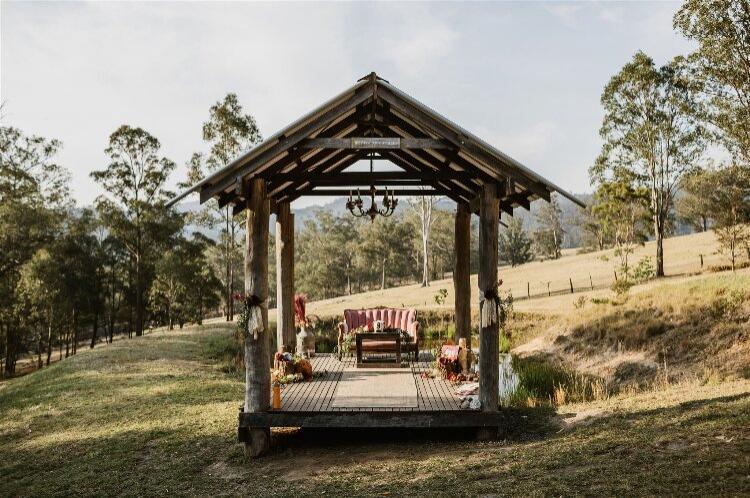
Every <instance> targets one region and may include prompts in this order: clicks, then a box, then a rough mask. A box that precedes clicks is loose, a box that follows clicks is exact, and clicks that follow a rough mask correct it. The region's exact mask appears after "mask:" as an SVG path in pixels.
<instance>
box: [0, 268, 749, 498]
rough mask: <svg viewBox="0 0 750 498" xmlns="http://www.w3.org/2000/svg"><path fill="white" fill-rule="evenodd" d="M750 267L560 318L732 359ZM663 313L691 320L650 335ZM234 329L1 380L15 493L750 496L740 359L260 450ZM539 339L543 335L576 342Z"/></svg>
mask: <svg viewBox="0 0 750 498" xmlns="http://www.w3.org/2000/svg"><path fill="white" fill-rule="evenodd" d="M749 281H750V275H748V274H747V273H744V274H741V275H738V276H732V275H727V274H722V275H711V276H704V277H696V278H695V279H693V280H692V281H689V282H688V283H678V282H667V283H659V284H655V285H654V287H653V288H652V289H651V290H647V291H644V292H643V293H642V295H640V296H639V297H631V298H630V299H629V300H628V302H627V303H623V304H615V305H613V304H593V303H587V304H585V305H584V307H583V308H582V310H575V311H576V313H571V314H566V315H565V316H563V317H561V318H559V320H560V321H559V322H555V323H553V324H552V326H551V328H550V330H551V331H552V330H555V331H558V332H556V333H558V334H559V333H562V334H566V335H569V336H570V341H571V342H572V344H573V345H574V347H573V349H572V350H571V353H570V354H584V353H585V355H586V357H588V358H589V359H590V360H592V361H601V362H602V363H604V362H606V359H607V355H608V354H609V352H610V351H611V350H612V345H613V344H614V343H616V341H617V339H618V337H621V338H622V340H623V341H624V342H627V341H628V338H630V340H636V339H637V342H634V343H632V344H631V343H627V348H632V349H634V350H641V351H644V352H652V351H656V350H657V349H658V348H659V347H660V346H662V345H663V342H661V341H663V340H665V339H666V338H669V340H670V341H676V340H678V339H679V337H678V335H677V334H678V333H683V332H685V328H684V327H685V326H687V325H690V324H694V325H695V327H696V330H699V329H700V327H702V326H703V325H706V323H708V322H711V323H712V324H713V325H712V327H709V333H708V335H707V337H705V338H704V340H703V341H698V342H697V344H696V345H695V349H694V351H695V350H702V351H703V353H704V355H705V356H713V355H717V357H716V362H717V363H716V364H714V365H713V366H712V368H713V369H714V370H715V371H719V370H720V367H721V365H720V364H732V365H738V363H737V360H738V359H739V360H741V359H742V358H744V359H745V360H746V359H747V354H746V352H747V349H746V347H747V340H748V331H747V316H748V315H747V313H748V311H750V310H748V304H747V301H748V300H747V293H748V285H747V284H748V282H749ZM704 290H707V291H706V292H704ZM743 292H744V294H742V295H740V293H743ZM568 302H570V301H568ZM717 303H719V304H721V306H719V305H717ZM566 309H567V308H566ZM655 309H658V310H667V311H668V312H669V313H670V314H669V315H666V314H665V315H662V316H661V319H663V320H664V321H665V322H667V323H671V322H676V323H677V325H675V326H673V327H670V330H664V331H662V332H661V333H658V334H652V333H650V332H649V331H650V330H652V328H653V324H654V323H655V322H653V320H652V319H651V317H655V318H653V319H654V320H656V319H659V317H658V316H656V314H655V313H654V310H655ZM704 312H705V313H704ZM706 313H708V314H706ZM575 314H578V315H580V316H578V317H575V316H573V315H575ZM638 317H641V318H638ZM603 320H604V321H603ZM694 322H695V323H694ZM610 323H613V324H615V325H617V326H615V327H610V326H609V324H610ZM701 324H703V325H701ZM231 327H232V326H231V325H230V326H227V325H226V324H213V325H204V326H203V327H190V328H186V329H184V330H181V331H172V332H166V331H163V330H160V331H156V332H154V333H152V334H149V335H148V336H145V337H141V338H136V339H132V340H123V341H118V342H115V343H114V344H112V345H110V346H106V347H100V348H96V349H94V350H86V351H81V352H80V353H79V354H78V355H75V356H73V357H71V358H69V359H66V360H64V361H62V362H60V363H57V364H54V365H53V366H51V367H49V368H45V369H43V370H41V371H37V372H34V373H32V374H29V375H26V376H24V377H20V378H16V379H11V380H9V381H6V382H4V383H2V384H0V476H2V478H1V479H0V495H2V496H14V495H70V494H82V495H111V494H118V495H126V496H136V495H156V494H159V495H164V494H178V495H191V496H192V495H203V496H205V495H217V494H222V495H253V496H274V497H278V496H290V495H294V496H320V495H321V494H325V495H326V496H362V495H369V496H372V495H382V496H388V495H409V496H415V495H425V496H456V495H467V496H477V495H484V494H487V493H497V494H502V495H518V494H520V495H530V494H539V493H540V490H544V494H549V495H577V494H600V495H622V494H627V495H655V494H661V493H663V492H664V490H665V489H669V490H670V493H674V494H676V495H703V496H705V495H737V494H739V495H742V494H747V493H750V483H749V482H748V480H747V468H748V456H747V455H748V454H747V448H748V444H749V443H750V440H748V436H747V430H746V429H747V427H748V426H749V425H750V380H748V378H747V372H746V371H743V370H742V369H741V368H738V369H736V372H735V374H733V375H725V374H721V375H711V376H708V377H702V376H696V377H690V376H688V375H685V376H683V377H681V378H680V379H674V380H670V379H667V380H666V381H665V382H661V383H650V384H649V385H647V386H644V387H642V388H641V389H632V390H624V391H622V392H620V393H619V394H612V395H607V396H600V397H598V398H597V399H595V400H593V401H587V402H577V403H575V404H565V403H562V404H561V405H560V406H558V408H557V410H558V415H557V416H553V415H551V413H550V411H549V410H548V409H540V408H537V409H531V408H529V409H525V410H523V409H507V410H509V414H511V416H512V419H513V420H515V421H516V422H514V423H513V425H511V426H508V427H505V428H504V429H505V430H504V434H505V439H504V440H502V441H498V442H490V443H488V442H485V443H478V442H475V441H473V440H472V438H471V437H468V436H467V435H464V434H462V433H456V432H454V433H451V434H445V433H442V434H440V435H439V436H437V435H436V434H434V433H415V432H410V433H408V434H407V433H401V432H394V431H389V432H387V433H383V432H382V431H381V432H375V433H361V432H359V433H356V434H353V433H351V432H304V431H297V430H291V429H289V430H283V431H277V432H276V433H275V443H274V447H273V448H272V451H271V453H270V454H269V455H268V456H266V457H264V458H263V459H261V460H257V461H250V460H247V459H246V458H245V457H244V456H243V453H242V449H241V447H240V445H239V444H238V443H236V420H237V408H238V406H239V405H240V404H241V402H242V399H243V392H244V391H243V388H244V385H243V382H242V377H241V375H238V374H237V373H236V372H233V371H225V370H226V369H225V365H224V364H223V363H222V361H221V358H223V357H224V356H226V355H227V353H228V352H230V351H231V350H232V347H231V344H232V342H231V341H232V339H231V336H232V328H231ZM561 330H562V331H563V332H559V331H561ZM700 330H703V329H700ZM566 331H569V332H566ZM597 331H598V332H597ZM551 333H552V332H550V334H551ZM670 334H671V335H670ZM698 335H699V334H698ZM698 335H696V334H692V333H690V334H689V335H687V336H686V339H687V340H689V341H694V340H696V339H698V338H699V337H698ZM540 337H541V339H539V340H538V341H540V342H537V346H539V344H542V343H544V344H547V345H549V344H552V345H553V346H554V345H555V344H556V343H558V342H559V341H558V340H556V339H555V336H552V335H545V334H543V335H541V336H540ZM548 337H552V340H551V342H545V341H546V339H547V338H548ZM722 337H723V338H724V339H721V338H722ZM732 338H733V339H732ZM720 339H721V340H729V339H731V341H734V343H735V344H738V345H739V347H738V348H737V349H735V350H728V349H727V348H725V347H724V346H722V345H723V344H727V343H728V342H720ZM731 341H730V342H729V343H731ZM743 341H744V342H743ZM743 344H744V345H743ZM676 345H678V346H679V343H677V344H676ZM558 346H559V344H558ZM556 347H557V346H556ZM542 349H544V347H530V348H529V350H530V351H531V350H534V351H539V350H542ZM560 350H562V351H563V352H566V351H567V350H566V349H565V348H564V347H562V346H560ZM694 359H695V358H693V359H690V358H683V364H684V365H687V364H693V363H695V364H696V365H698V364H699V362H695V361H693V360H694ZM671 361H672V360H670V362H671ZM732 361H734V363H732ZM592 364H593V363H592ZM675 364H677V363H675ZM580 366H581V368H582V369H583V370H586V369H588V370H586V371H589V372H594V371H595V369H592V368H589V365H588V364H581V365H580ZM597 371H603V370H601V369H600V370H597ZM456 490H458V491H456Z"/></svg>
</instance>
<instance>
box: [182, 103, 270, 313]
mask: <svg viewBox="0 0 750 498" xmlns="http://www.w3.org/2000/svg"><path fill="white" fill-rule="evenodd" d="M203 140H204V141H206V142H207V143H208V144H209V146H210V151H209V153H208V155H207V156H205V157H204V156H203V155H202V154H194V155H193V156H192V157H191V158H190V161H189V163H188V178H187V181H186V182H185V184H183V185H191V184H193V183H195V182H196V181H199V180H200V179H202V178H203V177H205V176H206V174H208V173H211V172H213V171H216V170H218V169H221V168H223V167H225V166H227V165H228V164H229V163H230V162H231V161H232V160H233V159H235V158H236V157H237V156H239V155H240V153H242V152H244V151H246V150H247V149H250V148H251V147H252V146H254V145H256V144H258V143H260V141H261V140H262V136H261V133H260V130H259V128H258V124H257V123H256V121H255V118H254V117H253V116H252V115H250V114H245V113H244V111H243V109H242V105H241V104H240V102H239V99H238V98H237V95H236V94H234V93H228V94H227V95H226V96H225V97H224V99H223V100H221V101H218V102H216V103H215V104H214V105H213V106H211V108H210V109H209V119H208V121H206V122H205V123H203ZM192 221H193V222H195V223H197V224H199V225H201V226H204V227H206V228H209V229H211V230H213V229H215V228H216V227H222V228H221V230H222V231H223V237H222V239H223V240H222V247H223V261H222V263H223V266H224V271H225V279H224V280H225V282H226V286H225V289H224V302H225V306H226V317H227V320H231V319H233V318H234V304H233V300H232V294H233V292H234V287H235V280H236V278H235V273H236V271H237V269H238V268H239V267H240V259H241V258H240V257H239V254H238V251H237V246H238V244H237V237H238V236H239V235H240V233H239V232H240V230H241V225H242V223H243V221H244V218H243V217H242V216H234V214H233V213H232V206H231V205H229V204H228V205H226V206H224V207H223V208H220V207H219V205H218V203H217V202H216V201H215V200H211V201H210V202H209V203H208V204H206V205H205V207H204V208H202V209H201V210H200V211H198V212H197V213H196V214H195V215H193V219H192Z"/></svg>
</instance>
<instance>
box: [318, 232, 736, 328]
mask: <svg viewBox="0 0 750 498" xmlns="http://www.w3.org/2000/svg"><path fill="white" fill-rule="evenodd" d="M718 248H719V246H718V244H717V242H716V237H715V235H714V233H713V232H705V233H695V234H691V235H683V236H680V237H671V238H669V239H666V240H665V241H664V253H665V256H664V258H665V259H664V271H665V273H666V275H667V276H668V277H669V276H671V277H684V276H686V275H690V274H693V273H698V272H700V271H701V264H700V255H701V254H702V255H703V260H704V266H703V270H706V269H708V268H709V267H711V266H720V265H726V264H728V260H727V259H726V257H724V256H723V255H721V254H720V253H718ZM654 254H655V246H654V243H653V242H647V243H646V244H645V245H644V246H641V247H638V248H636V250H635V253H634V254H633V255H631V262H633V263H636V262H638V260H640V259H641V258H643V257H645V256H651V257H652V258H653V257H654ZM618 262H619V260H618V258H617V256H615V255H614V254H613V250H612V249H609V250H605V251H598V252H591V253H585V254H577V253H576V251H575V250H567V251H564V253H563V257H562V258H560V259H558V260H548V261H532V262H530V263H527V264H524V265H521V266H517V267H514V268H511V267H509V266H504V267H501V268H500V271H499V276H500V278H502V279H503V285H502V287H501V290H503V291H506V292H508V291H510V292H511V293H512V294H513V295H514V296H516V297H524V296H526V294H527V283H528V284H529V287H530V291H531V294H532V295H539V294H543V293H546V292H547V282H550V291H551V292H552V293H555V292H559V291H564V292H566V293H565V294H563V295H561V296H554V295H553V296H552V298H547V297H543V298H535V299H531V300H529V301H525V300H523V301H517V304H516V305H517V307H518V309H520V310H533V311H537V310H543V311H555V312H557V311H560V310H562V309H565V308H568V307H569V303H570V301H571V299H570V295H569V294H567V292H568V291H569V289H570V281H569V279H572V281H573V287H574V289H575V290H576V292H580V291H583V292H584V293H585V294H592V292H591V291H590V289H591V285H592V283H593V286H594V288H595V289H602V290H600V291H598V292H597V291H594V292H593V294H608V290H607V288H608V287H609V285H610V284H611V283H612V282H613V281H614V278H615V277H614V269H615V268H616V266H617V264H619V263H618ZM589 276H591V278H590V279H589ZM438 289H446V290H447V291H448V296H447V298H446V300H445V304H444V305H443V306H442V307H443V308H452V307H453V302H454V296H453V280H452V279H450V278H448V279H445V280H437V281H434V282H431V283H430V286H429V287H427V288H423V287H421V286H420V285H419V284H414V285H407V286H403V287H394V288H391V289H385V290H383V291H372V292H364V293H361V294H355V295H352V296H342V297H337V298H333V299H326V300H322V301H316V302H312V303H310V305H309V312H310V313H316V314H319V315H321V316H325V315H341V314H342V312H343V310H344V309H346V308H354V309H356V308H363V307H369V306H373V305H380V306H408V307H416V308H436V307H440V306H437V305H436V304H435V302H434V299H433V297H434V295H435V294H436V293H437V291H438ZM477 289H478V287H477V276H476V275H472V277H471V291H472V298H471V304H472V306H474V307H476V306H478V302H479V301H478V294H477V293H478V290H477ZM555 298H558V299H555ZM557 303H563V306H561V307H559V308H560V310H558V309H557V308H558V306H557Z"/></svg>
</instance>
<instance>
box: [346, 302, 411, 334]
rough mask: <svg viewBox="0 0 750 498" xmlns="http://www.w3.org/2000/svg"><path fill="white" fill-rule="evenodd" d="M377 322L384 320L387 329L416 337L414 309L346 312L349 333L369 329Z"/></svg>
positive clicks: (376, 309)
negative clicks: (357, 329)
mask: <svg viewBox="0 0 750 498" xmlns="http://www.w3.org/2000/svg"><path fill="white" fill-rule="evenodd" d="M376 320H382V321H383V323H384V324H385V327H386V328H391V329H401V330H405V331H406V332H407V333H408V334H409V335H410V336H412V338H414V336H415V333H416V321H417V311H416V310H415V309H413V308H412V309H401V308H370V309H362V310H344V323H345V324H346V330H347V331H351V330H354V329H356V328H359V327H367V326H368V325H369V324H371V323H373V322H375V321H376Z"/></svg>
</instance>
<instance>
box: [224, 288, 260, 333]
mask: <svg viewBox="0 0 750 498" xmlns="http://www.w3.org/2000/svg"><path fill="white" fill-rule="evenodd" d="M232 298H233V299H234V300H235V301H239V302H241V303H242V304H241V306H240V313H239V315H238V317H237V331H238V332H239V334H240V336H241V337H242V338H243V339H244V338H245V336H246V335H247V334H248V332H252V334H253V339H258V333H259V332H263V323H262V320H263V317H262V315H261V313H260V306H261V305H262V301H261V300H260V299H259V298H258V297H257V296H249V297H247V296H245V295H244V294H243V293H241V292H236V293H235V294H233V295H232ZM250 329H252V330H250Z"/></svg>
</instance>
